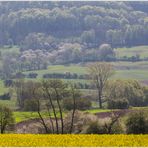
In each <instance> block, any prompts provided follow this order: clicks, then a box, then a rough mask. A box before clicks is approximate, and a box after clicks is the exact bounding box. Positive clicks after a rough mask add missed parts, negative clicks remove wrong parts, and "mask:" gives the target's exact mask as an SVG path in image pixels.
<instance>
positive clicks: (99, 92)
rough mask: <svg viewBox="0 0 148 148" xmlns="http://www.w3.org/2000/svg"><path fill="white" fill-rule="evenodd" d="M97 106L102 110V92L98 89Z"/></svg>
mask: <svg viewBox="0 0 148 148" xmlns="http://www.w3.org/2000/svg"><path fill="white" fill-rule="evenodd" d="M98 100H99V106H100V108H102V91H101V90H99V89H98Z"/></svg>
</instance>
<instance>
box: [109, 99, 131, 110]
mask: <svg viewBox="0 0 148 148" xmlns="http://www.w3.org/2000/svg"><path fill="white" fill-rule="evenodd" d="M108 108H109V109H127V108H129V102H128V100H127V99H114V100H113V99H110V100H109V101H108Z"/></svg>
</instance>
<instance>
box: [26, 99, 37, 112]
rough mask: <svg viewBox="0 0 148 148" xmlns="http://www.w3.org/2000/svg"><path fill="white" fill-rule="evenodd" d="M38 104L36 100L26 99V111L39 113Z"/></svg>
mask: <svg viewBox="0 0 148 148" xmlns="http://www.w3.org/2000/svg"><path fill="white" fill-rule="evenodd" d="M37 110H38V104H37V101H36V100H35V99H26V100H25V101H24V111H37Z"/></svg>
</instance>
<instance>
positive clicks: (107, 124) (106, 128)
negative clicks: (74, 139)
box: [86, 118, 124, 134]
mask: <svg viewBox="0 0 148 148" xmlns="http://www.w3.org/2000/svg"><path fill="white" fill-rule="evenodd" d="M123 132H124V131H123V128H122V126H121V124H120V122H119V121H118V120H117V121H116V122H112V120H111V118H110V119H107V121H102V123H98V122H97V121H95V122H91V123H90V124H89V127H88V128H87V130H86V134H120V133H123Z"/></svg>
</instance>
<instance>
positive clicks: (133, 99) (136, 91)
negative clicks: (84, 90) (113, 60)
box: [108, 80, 145, 106]
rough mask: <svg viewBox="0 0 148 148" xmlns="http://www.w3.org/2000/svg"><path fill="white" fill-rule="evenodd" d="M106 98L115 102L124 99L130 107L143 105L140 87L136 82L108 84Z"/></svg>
mask: <svg viewBox="0 0 148 148" xmlns="http://www.w3.org/2000/svg"><path fill="white" fill-rule="evenodd" d="M108 96H109V98H110V99H113V100H117V99H120V98H121V99H123V98H125V99H126V100H128V102H129V105H131V106H143V105H144V103H145V102H144V93H143V90H142V86H141V85H140V83H139V82H138V81H136V80H114V81H111V82H110V84H108Z"/></svg>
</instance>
